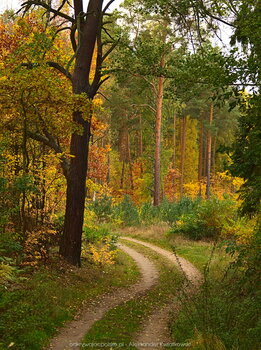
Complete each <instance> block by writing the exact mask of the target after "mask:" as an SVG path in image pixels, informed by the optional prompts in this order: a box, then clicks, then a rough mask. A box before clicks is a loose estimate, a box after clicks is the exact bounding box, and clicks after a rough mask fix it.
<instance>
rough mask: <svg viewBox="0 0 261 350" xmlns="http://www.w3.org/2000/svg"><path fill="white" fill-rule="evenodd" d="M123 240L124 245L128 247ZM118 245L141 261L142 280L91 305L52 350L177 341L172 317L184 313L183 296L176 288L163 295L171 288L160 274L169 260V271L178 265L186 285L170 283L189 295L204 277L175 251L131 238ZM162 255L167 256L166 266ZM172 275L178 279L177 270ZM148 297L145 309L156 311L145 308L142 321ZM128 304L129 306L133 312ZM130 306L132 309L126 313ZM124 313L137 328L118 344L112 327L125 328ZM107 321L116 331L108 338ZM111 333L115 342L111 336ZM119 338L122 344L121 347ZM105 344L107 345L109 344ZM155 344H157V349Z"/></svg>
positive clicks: (145, 344) (70, 324) (132, 347)
mask: <svg viewBox="0 0 261 350" xmlns="http://www.w3.org/2000/svg"><path fill="white" fill-rule="evenodd" d="M122 241H124V244H123V243H122ZM125 243H126V244H128V246H127V245H125ZM118 246H119V248H120V249H121V250H123V251H124V252H125V253H127V254H128V255H129V256H130V257H131V258H132V259H133V260H134V261H135V262H136V264H137V266H138V268H139V269H140V272H141V279H140V280H139V281H138V282H137V283H135V284H134V285H132V286H130V287H128V288H120V289H118V290H116V291H114V292H113V293H109V294H105V295H103V296H100V297H99V298H97V299H96V300H95V302H93V303H92V304H87V305H86V306H85V307H84V309H83V310H81V311H80V313H79V314H78V315H77V317H76V318H75V319H74V320H73V321H71V322H70V323H68V324H67V325H66V326H65V327H64V328H63V329H62V330H61V332H60V333H59V334H58V335H57V336H56V338H54V339H53V340H52V342H51V344H50V346H49V349H52V350H67V349H72V348H74V349H77V348H78V349H80V348H86V346H87V347H92V349H101V348H102V347H104V346H106V347H107V348H110V346H109V343H110V342H111V343H112V347H111V348H113V347H117V348H118V349H135V348H136V349H144V348H146V349H151V350H152V349H161V348H164V345H163V344H165V346H166V344H168V343H170V342H171V337H170V334H169V327H168V323H169V320H170V313H171V312H172V313H173V311H176V312H177V311H178V309H179V308H180V303H179V298H178V293H179V291H178V288H175V291H174V293H172V292H171V290H169V293H168V296H167V294H166V291H164V292H163V290H164V289H169V288H166V285H164V283H163V282H162V280H160V275H161V272H162V271H160V269H159V266H160V265H162V264H163V265H166V260H167V261H168V264H167V265H168V266H169V265H170V264H171V265H173V266H176V268H178V270H179V275H183V282H182V283H180V282H181V280H180V276H179V278H177V280H176V283H175V281H174V280H172V281H171V279H170V281H169V282H170V283H173V282H174V283H175V284H176V287H177V286H179V287H181V286H182V290H183V292H184V291H186V293H187V294H188V295H189V294H192V293H194V292H195V291H196V289H197V286H199V284H200V281H201V279H202V276H201V273H200V272H199V270H198V269H197V268H196V267H195V266H193V264H191V263H190V262H189V261H188V260H186V259H184V258H182V257H180V256H179V257H178V256H177V255H176V254H174V253H173V252H172V251H170V250H167V249H163V248H161V247H159V246H158V245H155V244H152V243H149V242H145V241H142V240H137V239H135V238H131V237H122V239H121V241H120V243H119V245H118ZM130 246H131V247H130ZM141 247H143V248H141ZM144 247H145V249H149V250H150V251H152V252H153V253H154V254H155V253H156V257H155V255H154V260H155V259H156V260H158V261H157V265H158V266H156V264H155V261H153V258H152V257H151V256H150V257H149V258H148V257H146V256H145V255H148V254H151V253H148V251H147V252H145V251H144ZM142 249H143V250H142ZM159 256H161V260H160V261H159ZM164 268H165V267H164ZM165 272H166V271H165ZM167 272H168V273H169V274H172V270H170V271H167ZM167 275H168V274H167ZM167 275H166V276H165V278H166V280H167V279H169V276H168V277H167ZM172 275H173V274H172ZM159 287H161V288H162V291H161V290H159ZM153 288H154V291H152V292H151V293H150V296H148V295H147V294H149V290H153ZM144 295H145V299H146V302H144V305H147V306H148V305H150V306H149V307H147V306H146V307H145V309H144V308H143V311H144V312H142V313H141V314H140V315H138V316H139V317H138V318H137V319H136V318H135V316H137V305H138V304H139V303H142V300H144ZM155 299H161V301H159V300H157V302H156V300H155ZM154 301H155V302H156V303H155V305H153V304H154ZM157 304H158V305H157ZM127 305H129V307H128V306H127ZM126 306H127V309H124V307H125V308H126ZM122 307H123V309H122ZM109 310H110V312H112V310H113V311H114V313H115V315H114V316H110V315H109V319H108V315H107V314H109V313H110V312H109V313H108V311H109ZM124 313H125V316H123V317H124V318H125V319H124V322H126V315H127V314H129V315H133V314H134V317H133V323H134V324H135V326H133V325H132V326H130V325H127V327H126V328H128V330H129V338H128V337H123V338H121V339H117V335H115V334H114V330H112V328H110V327H116V328H117V327H120V325H119V324H118V325H117V322H119V323H120V322H121V321H120V320H121V317H122V315H121V314H124ZM106 317H107V319H108V320H107V323H108V324H109V328H110V330H109V331H107V337H106V338H104V333H106V332H104V324H103V323H104V322H105V323H106ZM172 317H173V315H172ZM99 320H100V321H99ZM97 321H99V322H100V323H99V322H97ZM124 322H123V323H124ZM93 326H94V327H93ZM95 327H96V331H95ZM107 327H108V325H107ZM105 329H106V327H105ZM89 331H90V333H93V337H90V336H89V335H88V333H89ZM110 331H111V339H110V333H109V332H110ZM125 331H126V329H125ZM97 332H98V334H100V335H101V334H102V337H101V336H98V337H97ZM86 333H87V334H86ZM84 336H85V337H84ZM115 339H116V340H117V342H115ZM122 339H123V340H125V341H126V340H129V341H130V342H129V343H125V342H124V341H122ZM105 340H107V343H106V342H105ZM95 344H96V345H95ZM99 344H100V345H99ZM149 344H151V346H150V345H149ZM161 344H162V345H161Z"/></svg>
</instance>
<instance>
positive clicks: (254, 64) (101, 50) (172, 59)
mask: <svg viewBox="0 0 261 350" xmlns="http://www.w3.org/2000/svg"><path fill="white" fill-rule="evenodd" d="M113 2H114V1H102V0H99V1H98V0H89V1H88V4H87V5H86V4H83V3H82V1H81V0H74V1H73V2H71V1H66V0H62V1H61V0H46V1H45V0H41V1H39V0H28V1H25V2H24V3H23V4H21V8H20V10H19V11H18V12H15V11H11V10H8V11H5V12H4V13H2V14H1V15H0V57H1V61H0V105H1V120H0V125H1V132H0V150H1V152H0V171H1V174H0V253H1V256H0V297H1V298H2V301H0V310H1V312H3V322H2V321H0V349H2V348H3V349H7V348H9V347H10V348H14V349H32V350H33V349H42V346H44V345H46V344H47V343H48V339H49V338H50V337H51V336H52V335H53V334H54V329H55V328H56V327H59V326H60V325H61V323H62V322H63V321H65V320H67V319H69V318H70V316H68V315H69V314H68V315H67V314H66V312H68V311H64V314H63V315H62V312H61V314H60V313H59V312H58V311H57V313H56V311H55V312H52V311H50V314H48V317H47V316H46V317H47V320H48V322H49V325H50V324H51V326H49V328H48V326H47V325H46V324H47V321H45V322H46V324H41V322H40V321H39V320H38V318H37V317H36V316H35V318H34V320H31V321H30V322H32V325H34V323H33V322H36V321H35V320H36V319H37V322H36V324H38V327H40V329H41V331H40V330H39V333H35V334H31V333H32V332H31V333H30V332H28V329H26V326H25V322H29V321H25V322H23V321H22V319H23V317H24V316H23V314H24V313H25V314H26V313H29V312H31V311H29V309H30V308H29V306H28V305H29V304H27V300H26V299H24V298H25V296H24V294H23V293H24V291H25V290H30V288H31V289H32V293H33V295H34V288H39V287H36V284H32V283H33V282H30V281H31V278H32V279H33V278H40V279H41V278H43V279H44V280H45V278H47V277H46V275H45V274H47V272H46V271H56V272H55V273H54V272H52V273H54V275H52V276H51V279H53V280H57V278H63V277H57V276H58V275H59V274H58V272H57V271H59V273H61V274H66V273H67V272H68V271H74V270H71V269H74V267H73V266H76V267H80V266H82V269H83V270H84V269H86V266H87V267H88V269H89V270H93V271H95V273H94V272H93V273H94V277H93V278H94V279H95V278H97V274H99V272H98V270H99V269H104V268H105V269H106V268H110V269H113V268H114V269H117V264H118V265H119V261H118V260H117V259H119V258H117V256H116V255H117V250H115V244H116V241H117V236H118V234H121V232H122V231H121V230H123V231H124V230H126V228H130V227H131V228H132V229H133V230H136V231H137V232H139V231H140V232H142V230H144V229H145V228H146V229H147V228H148V227H151V226H152V225H154V226H155V225H159V227H160V226H162V225H163V226H164V227H166V232H167V235H164V238H162V239H161V237H159V238H158V241H156V240H155V242H156V243H159V244H163V243H162V242H163V241H164V242H165V243H164V244H169V247H170V248H172V249H173V245H174V246H177V245H178V243H176V241H175V237H183V238H182V239H184V240H185V239H186V242H191V243H186V244H188V246H191V247H192V248H191V249H193V247H196V246H195V245H197V244H201V243H200V242H203V243H202V244H203V247H204V245H206V246H208V247H212V246H213V248H209V249H210V251H212V250H211V249H213V251H214V250H215V249H217V247H219V248H218V249H221V251H222V252H223V253H222V254H225V255H226V257H225V258H224V259H225V261H227V265H228V266H227V270H226V272H225V273H224V275H222V276H221V272H219V273H216V274H215V276H214V277H213V276H212V275H208V273H209V264H210V263H211V257H212V255H211V254H210V255H208V256H207V253H206V252H203V253H202V254H203V256H204V255H205V257H203V258H202V259H203V260H204V259H206V260H204V261H205V264H206V265H205V269H204V277H205V283H204V284H203V287H202V291H201V292H200V293H202V295H201V294H200V293H199V295H198V298H199V299H198V300H197V304H198V305H201V306H202V305H203V304H202V303H203V302H204V300H206V299H204V298H206V293H209V295H208V298H209V299H208V303H209V304H208V307H209V309H208V314H207V315H204V317H203V318H204V319H200V316H199V314H198V313H197V312H196V311H197V310H196V311H195V310H194V309H193V307H195V303H194V304H193V303H192V305H191V309H190V311H189V313H190V315H192V314H193V312H194V316H195V317H194V318H193V317H192V318H191V319H192V324H193V326H191V325H189V323H188V317H186V313H185V311H184V314H182V313H181V316H180V319H179V321H178V326H179V327H180V328H175V325H173V326H172V327H173V329H174V330H173V334H174V336H175V337H176V338H177V339H180V341H185V340H187V339H198V340H197V341H196V340H195V343H193V342H192V344H195V345H192V347H191V348H193V349H210V350H211V349H213V350H215V349H234V350H235V349H242V350H250V349H251V350H252V349H258V348H259V346H260V333H261V332H260V320H259V319H258V313H257V309H258V305H260V297H261V295H260V287H259V286H258V281H259V278H260V199H261V119H260V117H259V114H260V106H261V100H260V55H261V47H260V25H261V16H260V11H261V7H260V2H259V1H257V0H231V1H225V0H219V1H214V0H207V1H194V0H180V1H176V0H165V1H164V0H155V1H151V0H142V1H136V0H125V1H124V2H123V3H122V4H121V7H120V6H118V8H117V9H116V10H114V11H110V5H111V4H113ZM85 7H86V8H85ZM141 237H142V234H141ZM155 239H156V238H155ZM179 239H181V238H179ZM173 242H174V243H173ZM204 249H205V248H204ZM220 254H221V253H220ZM209 256H210V257H209ZM186 257H187V256H186ZM187 258H188V260H189V257H187ZM203 260H202V261H203ZM192 262H193V261H192ZM106 266H107V267H106ZM108 266H109V267H108ZM113 266H114V267H113ZM58 267H59V268H58ZM57 269H58V270H57ZM59 269H60V270H59ZM80 270H81V269H80ZM61 271H62V272H61ZM115 271H116V270H115ZM115 271H114V273H116V272H115ZM117 271H118V270H117ZM48 273H49V272H48ZM56 273H57V274H56ZM68 273H69V272H68ZM77 273H78V272H77ZM110 273H112V272H110ZM33 276H38V277H33ZM44 276H45V277H44ZM66 276H67V275H66ZM95 276H96V277H95ZM66 278H67V279H68V278H69V277H68V276H67V277H66ZM111 278H112V277H111ZM98 280H99V279H98ZM46 281H47V280H46ZM48 281H49V280H48ZM28 283H29V286H28ZM30 283H31V284H30ZM48 283H49V282H48ZM46 285H47V282H46ZM91 285H92V283H90V286H91ZM220 285H222V287H221V288H220ZM78 287H79V286H78ZM46 288H47V287H46ZM50 288H56V287H54V286H52V287H50ZM104 288H105V287H104ZM105 289H106V288H105ZM105 289H104V290H105ZM79 290H80V287H79ZM102 290H103V289H102V288H101V292H102ZM37 293H40V295H41V294H42V292H41V290H38V289H37ZM37 293H36V295H37ZM46 293H47V291H46ZM48 293H49V291H48ZM48 293H47V295H49V294H48ZM71 293H73V290H72V291H71ZM211 293H212V294H211ZM213 295H215V296H216V297H215V298H212V297H213ZM35 297H36V296H35ZM65 298H66V295H65ZM79 298H82V299H84V297H82V296H81V297H79ZM211 298H212V299H211ZM58 299H59V297H58ZM61 299H62V297H61ZM19 300H20V301H19ZM10 302H11V304H12V305H13V307H14V309H11V310H10V309H9V307H8V304H9V303H10ZM58 303H59V302H58ZM230 303H231V304H230ZM25 304H26V305H27V306H28V308H26V307H24V305H25ZM9 305H10V304H9ZM59 305H60V304H59ZM193 305H194V306H193ZM226 305H232V306H231V308H230V309H229V310H226V307H225V306H226ZM59 307H60V308H61V310H62V307H63V308H64V309H63V310H66V307H67V308H68V306H66V305H65V306H64V305H63V306H59ZM73 307H74V308H75V309H76V308H77V307H79V305H78V306H77V305H76V304H74V306H73ZM202 307H203V308H204V307H205V306H204V305H203V306H202ZM23 308H24V309H23ZM211 308H212V309H211ZM22 309H23V310H24V311H23V310H22ZM196 309H197V308H196ZM192 310H194V311H192ZM217 310H219V312H220V314H219V313H218V311H217ZM32 312H33V313H34V311H32ZM38 312H39V310H38ZM233 312H234V314H233ZM221 313H222V314H221ZM36 314H37V312H36ZM65 315H67V316H65ZM235 315H237V316H235ZM15 317H17V319H18V322H17V326H14V322H15V321H14V319H15ZM41 317H42V316H41ZM191 319H190V321H191ZM19 320H20V321H19ZM50 320H52V321H50ZM210 320H211V322H212V321H213V322H212V323H211V322H210ZM231 320H232V321H231ZM30 322H29V323H28V324H30ZM39 322H40V323H39ZM193 322H194V323H193ZM179 323H180V325H179ZM39 325H40V326H39ZM32 327H34V326H32ZM211 327H212V328H211ZM8 328H10V329H13V330H14V331H13V333H12V332H11V333H10V332H9V331H8ZM183 328H186V329H191V331H190V332H188V334H186V332H183V333H184V334H183V333H182V331H181V330H180V329H183ZM193 329H194V330H195V333H194V334H193ZM231 329H233V332H232V330H231ZM228 330H230V332H229V334H228V333H227V332H228ZM191 332H192V333H191ZM29 333H30V334H29ZM21 334H23V335H21ZM210 335H211V336H210ZM1 338H2V339H3V340H2V339H1ZM200 339H201V340H200ZM202 339H203V340H202ZM1 346H2V347H1Z"/></svg>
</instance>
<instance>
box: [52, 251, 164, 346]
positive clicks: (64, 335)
mask: <svg viewBox="0 0 261 350" xmlns="http://www.w3.org/2000/svg"><path fill="white" fill-rule="evenodd" d="M118 247H119V248H120V249H121V250H123V251H124V252H125V253H127V254H128V255H130V256H131V257H132V258H133V259H134V260H135V262H136V263H137V265H138V267H139V269H140V271H141V275H142V278H141V280H140V281H139V282H138V283H136V284H134V285H132V286H130V287H128V288H120V289H118V290H117V291H115V292H114V293H110V294H105V295H103V296H101V297H99V298H97V299H96V300H95V301H94V302H93V303H92V304H89V305H87V306H86V307H85V308H84V309H83V310H82V311H81V313H80V314H79V315H78V316H77V318H76V319H75V320H73V321H71V322H69V323H68V324H67V325H66V326H65V327H64V328H63V329H62V330H61V332H60V333H59V334H58V335H57V336H56V338H54V339H53V340H52V341H51V343H50V345H49V349H52V350H67V349H79V348H80V343H81V340H82V339H83V337H84V335H85V334H86V333H87V332H88V330H89V329H90V328H91V326H92V325H93V324H94V323H95V322H96V321H98V320H100V319H101V318H102V317H103V316H104V315H105V313H106V312H107V311H108V310H110V309H112V308H114V307H116V306H118V305H120V304H121V303H123V302H126V301H128V300H131V299H133V298H134V297H137V296H138V295H141V294H144V292H146V291H147V290H148V289H149V288H151V287H152V286H153V285H154V284H155V283H156V281H157V279H158V277H159V274H158V271H157V270H156V268H155V266H154V264H153V263H152V262H151V261H150V260H149V259H147V258H146V257H145V256H143V255H142V254H140V253H138V252H136V251H135V250H134V249H132V248H129V247H127V246H125V245H123V244H119V245H118ZM77 344H78V345H77Z"/></svg>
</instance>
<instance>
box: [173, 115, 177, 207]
mask: <svg viewBox="0 0 261 350" xmlns="http://www.w3.org/2000/svg"><path fill="white" fill-rule="evenodd" d="M176 126H177V116H176V114H174V117H173V159H172V168H173V169H175V168H176ZM175 180H176V179H175V176H174V177H173V194H172V200H173V201H174V200H175Z"/></svg>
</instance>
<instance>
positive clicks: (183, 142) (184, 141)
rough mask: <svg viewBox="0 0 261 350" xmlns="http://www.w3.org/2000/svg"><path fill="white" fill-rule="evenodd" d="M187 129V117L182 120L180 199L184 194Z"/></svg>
mask: <svg viewBox="0 0 261 350" xmlns="http://www.w3.org/2000/svg"><path fill="white" fill-rule="evenodd" d="M186 128H187V117H186V116H184V117H183V118H182V129H181V160H180V198H182V196H183V193H184V169H185V153H186Z"/></svg>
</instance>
